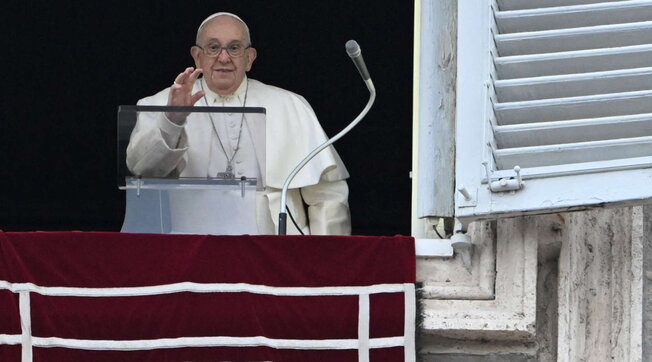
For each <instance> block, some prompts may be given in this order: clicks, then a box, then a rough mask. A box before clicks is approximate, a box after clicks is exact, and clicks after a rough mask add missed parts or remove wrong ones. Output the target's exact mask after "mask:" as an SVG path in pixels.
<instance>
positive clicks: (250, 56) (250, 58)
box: [245, 48, 258, 72]
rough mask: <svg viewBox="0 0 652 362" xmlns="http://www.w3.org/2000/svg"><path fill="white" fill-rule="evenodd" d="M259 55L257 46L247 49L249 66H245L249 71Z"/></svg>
mask: <svg viewBox="0 0 652 362" xmlns="http://www.w3.org/2000/svg"><path fill="white" fill-rule="evenodd" d="M257 55H258V52H257V51H256V48H249V49H247V68H245V69H246V70H247V72H248V71H250V70H251V65H252V64H254V60H256V56H257Z"/></svg>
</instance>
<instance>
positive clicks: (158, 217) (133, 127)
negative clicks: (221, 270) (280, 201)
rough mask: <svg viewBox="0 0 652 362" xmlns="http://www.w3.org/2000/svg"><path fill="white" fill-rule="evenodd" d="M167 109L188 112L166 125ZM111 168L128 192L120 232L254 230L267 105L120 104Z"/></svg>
mask: <svg viewBox="0 0 652 362" xmlns="http://www.w3.org/2000/svg"><path fill="white" fill-rule="evenodd" d="M171 112H174V113H187V114H188V115H187V118H186V123H185V124H184V125H183V126H182V127H179V126H176V125H174V124H172V123H171V122H170V121H169V120H168V119H167V117H166V114H169V113H171ZM233 130H236V131H235V132H234V131H233ZM174 131H178V132H179V134H178V135H177V136H176V138H175V135H174V134H172V135H171V134H170V133H171V132H174ZM229 131H231V134H229ZM220 133H222V134H221V135H220ZM234 133H235V134H237V144H236V145H231V146H232V149H229V145H230V144H229V142H230V141H231V142H234V143H235V136H232V135H233V134H234ZM216 135H217V136H216ZM170 142H173V143H174V144H173V145H171V144H170ZM216 145H217V146H219V147H217V146H216ZM236 157H237V158H236ZM236 162H237V165H236ZM227 166H228V167H227ZM233 166H235V167H233ZM222 170H225V171H224V172H218V171H222ZM117 174H118V187H119V188H120V189H121V190H125V191H126V210H125V219H124V223H123V226H122V232H128V233H157V234H158V233H160V234H213V235H242V234H251V235H255V234H258V233H259V232H258V226H257V222H256V220H257V218H256V215H257V210H256V204H257V203H256V198H257V192H258V191H263V190H264V189H265V185H264V175H265V109H264V108H254V107H169V106H120V107H119V109H118V172H117Z"/></svg>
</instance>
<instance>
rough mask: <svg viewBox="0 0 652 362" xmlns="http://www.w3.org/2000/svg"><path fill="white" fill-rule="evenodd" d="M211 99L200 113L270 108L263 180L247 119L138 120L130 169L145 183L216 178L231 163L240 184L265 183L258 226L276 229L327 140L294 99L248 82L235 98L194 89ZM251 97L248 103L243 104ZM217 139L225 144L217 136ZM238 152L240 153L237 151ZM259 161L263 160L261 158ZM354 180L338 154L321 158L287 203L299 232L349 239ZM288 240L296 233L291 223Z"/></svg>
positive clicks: (164, 97)
mask: <svg viewBox="0 0 652 362" xmlns="http://www.w3.org/2000/svg"><path fill="white" fill-rule="evenodd" d="M202 89H203V90H204V91H205V92H206V96H205V97H204V98H203V99H201V100H199V102H197V104H196V105H197V106H206V105H208V106H229V107H242V106H243V105H244V106H246V107H263V108H265V109H266V124H267V127H266V135H265V143H266V150H265V154H266V156H265V161H266V172H265V175H260V173H259V172H258V171H259V168H258V166H257V165H258V162H257V161H256V158H257V155H256V153H258V152H257V151H256V150H255V147H253V145H254V143H255V142H254V139H255V138H256V133H255V132H252V130H251V129H250V127H248V125H247V121H246V118H245V119H244V121H243V119H241V118H238V117H227V119H226V122H224V120H222V119H217V117H221V116H220V115H216V114H213V115H212V117H213V119H206V120H204V122H193V120H192V119H191V117H208V115H207V114H205V113H204V114H202V113H193V114H191V115H190V116H189V117H188V119H187V120H186V123H184V124H183V125H180V126H179V125H176V124H174V123H172V122H170V121H169V120H168V119H166V118H165V116H164V115H163V113H157V117H139V118H138V122H137V123H136V126H135V127H134V130H133V132H132V134H131V138H130V141H129V146H128V147H127V166H128V167H129V170H131V172H133V173H134V174H135V175H139V176H145V177H167V176H170V175H178V176H179V177H216V176H217V174H218V173H219V172H224V171H225V170H226V168H227V160H229V159H231V161H232V162H231V163H232V166H233V173H234V174H235V177H236V178H240V176H242V175H245V176H247V177H251V175H256V176H262V177H261V179H262V180H263V183H264V184H265V186H266V188H265V191H263V192H259V193H257V195H256V210H257V211H256V213H257V215H256V219H257V224H258V231H259V234H274V233H276V231H277V230H278V220H277V217H278V212H279V206H280V197H281V190H280V189H281V188H282V187H283V183H284V182H285V179H286V177H287V176H288V174H289V173H290V172H291V171H292V170H293V169H294V167H295V166H296V165H297V164H298V163H299V162H300V161H301V160H302V159H303V158H304V157H305V156H306V155H308V154H309V153H310V152H311V151H313V150H314V149H315V148H316V147H317V146H319V145H320V144H322V143H323V142H325V141H326V139H327V138H326V135H325V133H324V131H323V129H322V128H321V126H320V124H319V121H318V120H317V117H316V116H315V113H314V111H313V110H312V108H311V107H310V105H309V104H308V102H307V101H306V100H305V99H304V98H303V97H301V96H300V95H297V94H295V93H292V92H290V91H287V90H284V89H281V88H278V87H274V86H269V85H266V84H263V83H261V82H259V81H256V80H253V79H248V78H245V79H244V80H243V82H242V84H240V87H239V88H238V89H237V90H236V92H235V93H234V94H233V95H229V96H220V95H217V94H215V93H213V92H212V91H211V90H210V89H208V87H207V86H206V84H205V83H204V80H203V79H201V80H199V81H197V82H195V87H194V89H193V94H194V93H195V92H198V91H200V90H202ZM169 91H170V89H169V88H166V89H164V90H162V91H160V92H159V93H157V94H155V95H153V96H150V97H146V98H143V99H141V100H140V101H138V105H166V104H167V101H168V94H169ZM245 98H246V104H245ZM216 132H217V134H218V135H219V138H218V137H217V136H216ZM236 149H237V151H236ZM259 157H260V156H259ZM348 177H349V174H348V171H347V170H346V167H345V166H344V164H343V163H342V160H341V159H340V157H339V155H338V154H337V152H336V151H335V149H334V148H333V147H329V148H327V149H325V150H323V151H322V152H320V153H319V154H318V155H317V156H315V158H313V159H312V160H311V161H310V162H309V163H308V164H307V165H306V167H304V169H302V170H301V171H300V172H299V173H298V174H297V176H296V177H295V179H294V180H293V181H292V183H291V184H290V190H289V192H288V198H287V203H288V207H289V208H290V210H291V212H292V215H293V216H294V218H295V220H296V222H297V223H298V224H299V227H301V229H302V230H303V231H304V233H306V234H313V235H327V234H328V235H348V234H350V233H351V217H350V212H349V207H348V193H349V191H348V186H347V184H346V181H345V179H346V178H348ZM306 206H307V214H306ZM287 232H288V234H298V233H299V232H298V230H296V228H295V227H294V225H292V223H291V222H290V221H289V220H288V226H287Z"/></svg>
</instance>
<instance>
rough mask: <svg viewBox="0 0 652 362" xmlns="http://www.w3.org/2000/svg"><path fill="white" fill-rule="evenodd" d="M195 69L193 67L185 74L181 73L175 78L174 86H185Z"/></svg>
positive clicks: (185, 71)
mask: <svg viewBox="0 0 652 362" xmlns="http://www.w3.org/2000/svg"><path fill="white" fill-rule="evenodd" d="M194 70H195V69H194V68H193V67H188V68H186V70H184V71H183V72H181V73H179V75H177V77H176V78H174V84H178V85H184V84H186V81H187V80H188V77H189V76H190V75H191V74H192V73H193V71H194Z"/></svg>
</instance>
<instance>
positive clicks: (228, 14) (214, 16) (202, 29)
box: [195, 12, 251, 46]
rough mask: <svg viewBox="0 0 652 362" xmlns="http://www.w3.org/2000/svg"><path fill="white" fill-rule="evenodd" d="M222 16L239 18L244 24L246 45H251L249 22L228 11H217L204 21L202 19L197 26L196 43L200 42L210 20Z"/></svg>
mask: <svg viewBox="0 0 652 362" xmlns="http://www.w3.org/2000/svg"><path fill="white" fill-rule="evenodd" d="M222 16H227V17H230V18H232V19H235V20H237V21H238V22H239V23H240V24H242V30H243V32H244V34H245V39H246V41H247V44H246V45H247V46H249V45H251V35H250V34H249V27H248V26H247V24H246V23H245V22H244V21H242V19H240V17H239V16H237V15H235V14H232V13H227V12H219V13H215V14H213V15H210V16H209V17H207V18H206V19H204V21H202V22H201V24H199V28H197V37H196V38H195V43H197V44H199V41H200V39H201V36H202V32H203V31H204V28H205V27H206V24H208V23H209V22H211V21H213V20H215V19H216V18H218V17H222Z"/></svg>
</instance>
